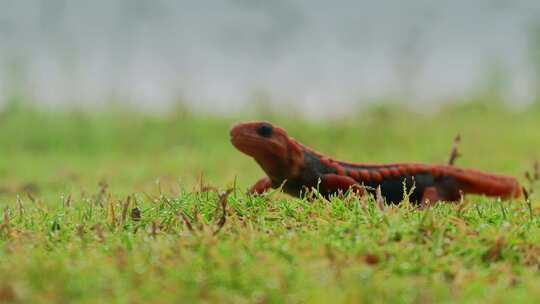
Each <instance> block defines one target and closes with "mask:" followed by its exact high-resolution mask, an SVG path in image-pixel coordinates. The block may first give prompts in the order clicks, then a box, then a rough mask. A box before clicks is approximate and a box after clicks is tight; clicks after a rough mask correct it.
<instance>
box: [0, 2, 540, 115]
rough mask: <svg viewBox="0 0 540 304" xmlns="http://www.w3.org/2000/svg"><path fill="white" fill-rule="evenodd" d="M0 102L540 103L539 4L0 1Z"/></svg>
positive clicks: (336, 106) (340, 109) (302, 107)
mask: <svg viewBox="0 0 540 304" xmlns="http://www.w3.org/2000/svg"><path fill="white" fill-rule="evenodd" d="M0 6H1V9H0V100H1V102H2V103H6V101H9V100H10V99H13V98H15V97H16V98H21V97H23V98H24V99H26V100H32V101H33V102H34V103H36V104H39V105H40V106H41V105H44V106H48V107H54V108H64V107H68V108H81V107H82V108H93V107H96V106H107V105H109V104H111V103H115V104H121V105H124V104H125V105H128V106H130V107H131V106H134V107H139V108H143V109H144V110H153V111H167V110H169V109H170V108H171V107H175V106H176V105H178V104H179V103H182V104H183V105H187V106H189V107H190V108H193V109H196V110H200V111H213V112H218V113H222V112H236V111H245V110H246V108H250V107H253V104H259V105H260V104H263V105H265V106H267V107H269V108H274V109H278V110H279V109H283V107H284V106H285V105H287V109H288V110H291V109H295V110H296V112H297V113H301V114H304V115H306V116H308V117H315V118H321V117H340V116H341V115H344V114H346V113H348V112H350V109H351V107H359V106H360V107H361V106H364V105H366V104H370V103H377V102H381V100H386V101H388V100H392V101H399V102H403V103H408V104H410V105H412V106H413V108H416V109H421V110H422V111H424V110H430V109H436V108H437V107H438V106H439V105H441V104H444V103H449V102H454V101H456V100H462V99H464V98H468V97H469V96H471V95H472V94H476V95H478V94H482V93H485V92H489V94H490V96H491V97H493V96H494V95H496V97H499V98H500V99H504V100H505V101H506V102H508V103H511V104H512V105H520V106H521V107H523V105H526V104H530V103H532V102H534V100H537V99H538V98H537V96H538V91H539V90H538V85H537V84H538V83H539V82H540V80H539V79H540V21H539V20H540V2H538V1H535V0H516V1H498V0H495V1H494V0H479V1H466V0H455V1H437V2H433V1H424V0H411V1H397V0H384V1H353V0H339V1H332V2H328V1H318V0H290V1H283V0H274V1H264V0H251V1H248V0H216V1H185V0H184V1H173V0H155V1H145V0H95V1H68V0H24V1H11V0H0Z"/></svg>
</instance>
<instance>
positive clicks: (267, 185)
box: [248, 177, 272, 194]
mask: <svg viewBox="0 0 540 304" xmlns="http://www.w3.org/2000/svg"><path fill="white" fill-rule="evenodd" d="M271 188H272V181H271V180H270V179H269V178H268V177H264V178H261V179H260V180H259V181H258V182H256V183H255V185H253V186H252V187H251V188H250V189H249V191H248V193H251V194H262V193H264V192H266V191H267V190H269V189H271Z"/></svg>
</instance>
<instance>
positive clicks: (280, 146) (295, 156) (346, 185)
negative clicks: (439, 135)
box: [231, 122, 522, 203]
mask: <svg viewBox="0 0 540 304" xmlns="http://www.w3.org/2000/svg"><path fill="white" fill-rule="evenodd" d="M231 142H232V144H233V145H234V146H235V147H236V148H237V149H238V150H240V151H241V152H243V153H245V154H247V155H249V156H251V157H253V158H254V159H255V161H256V162H257V163H258V164H259V165H260V166H261V168H262V169H263V170H264V171H265V173H266V175H267V176H266V177H265V178H263V179H261V180H259V181H258V182H257V183H256V184H255V185H254V186H253V187H252V188H251V192H254V193H262V192H264V191H266V190H268V189H270V188H277V187H280V186H283V189H284V191H285V192H287V193H289V194H291V195H294V196H299V195H300V194H301V193H302V191H305V190H306V189H309V188H317V189H319V191H320V192H321V193H322V194H323V195H325V196H330V195H332V194H335V193H338V192H340V191H341V192H345V191H347V190H351V189H352V190H354V191H356V192H357V193H363V192H364V191H368V192H373V193H374V191H375V189H377V188H378V187H380V188H381V193H382V195H383V196H384V197H385V198H386V200H387V201H388V202H390V203H398V202H400V201H401V200H402V199H403V195H404V191H405V190H407V191H409V190H410V189H414V190H413V191H412V195H411V197H410V200H411V201H414V202H420V203H424V202H428V201H429V202H435V201H458V200H459V199H460V198H461V196H462V195H463V194H468V193H471V194H480V195H486V196H491V197H500V198H503V199H511V198H518V197H520V196H521V194H522V187H521V186H520V185H519V183H518V182H517V180H516V179H514V178H512V177H506V176H500V175H495V174H490V173H484V172H480V171H477V170H472V169H460V168H456V167H453V166H448V165H427V164H410V163H408V164H407V163H395V164H384V165H373V164H362V163H349V162H343V161H337V160H334V159H332V158H330V157H327V156H324V155H322V154H320V153H318V152H315V151H314V150H312V149H310V148H307V147H306V146H304V145H302V144H300V143H298V142H297V141H295V140H294V139H292V138H290V137H289V136H288V135H287V132H286V131H285V130H283V129H281V128H279V127H275V126H273V125H272V124H270V123H268V122H250V123H242V124H237V125H236V126H234V127H233V128H232V129H231ZM404 185H405V187H404ZM404 188H405V189H404Z"/></svg>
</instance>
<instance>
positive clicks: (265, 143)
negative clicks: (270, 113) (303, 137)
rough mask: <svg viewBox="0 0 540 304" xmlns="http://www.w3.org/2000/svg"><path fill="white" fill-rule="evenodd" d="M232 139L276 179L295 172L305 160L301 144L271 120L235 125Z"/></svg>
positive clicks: (292, 175)
mask: <svg viewBox="0 0 540 304" xmlns="http://www.w3.org/2000/svg"><path fill="white" fill-rule="evenodd" d="M231 142H232V144H233V145H234V146H235V147H236V148H237V149H238V150H240V151H241V152H243V153H245V154H247V155H249V156H251V157H253V158H254V159H255V160H256V161H257V163H259V165H260V166H261V167H262V169H263V170H264V171H265V172H266V174H268V176H269V177H270V179H272V180H273V181H282V180H285V179H287V178H291V177H294V176H296V175H297V174H298V171H299V170H300V168H301V166H302V165H303V162H304V158H303V157H304V156H303V151H302V149H301V148H300V146H299V145H298V144H297V143H296V142H295V141H294V140H293V139H291V138H290V137H289V136H288V135H287V132H286V131H285V130H283V129H282V128H279V127H275V126H273V125H272V124H271V123H268V122H248V123H239V124H237V125H235V126H233V128H232V129H231Z"/></svg>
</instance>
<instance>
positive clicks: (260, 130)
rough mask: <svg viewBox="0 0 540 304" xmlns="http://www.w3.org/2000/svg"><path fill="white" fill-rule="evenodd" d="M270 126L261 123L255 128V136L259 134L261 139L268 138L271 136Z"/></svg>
mask: <svg viewBox="0 0 540 304" xmlns="http://www.w3.org/2000/svg"><path fill="white" fill-rule="evenodd" d="M272 130H273V128H272V125H270V124H267V123H263V124H261V125H260V126H258V127H257V134H259V135H260V136H262V137H270V136H272Z"/></svg>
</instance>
